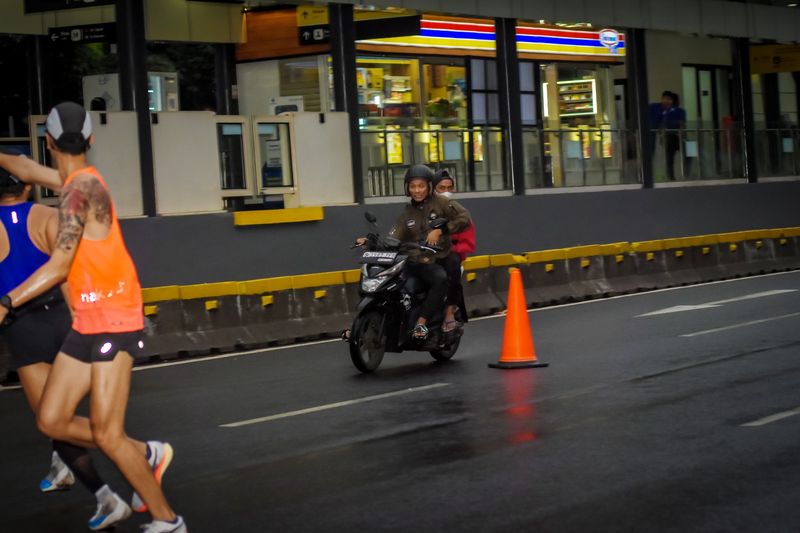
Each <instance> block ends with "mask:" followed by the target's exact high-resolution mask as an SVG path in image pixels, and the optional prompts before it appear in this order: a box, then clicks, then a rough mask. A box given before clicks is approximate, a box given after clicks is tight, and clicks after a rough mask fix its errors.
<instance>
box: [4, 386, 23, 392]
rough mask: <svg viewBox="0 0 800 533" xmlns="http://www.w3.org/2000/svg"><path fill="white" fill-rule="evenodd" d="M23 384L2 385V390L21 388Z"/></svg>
mask: <svg viewBox="0 0 800 533" xmlns="http://www.w3.org/2000/svg"><path fill="white" fill-rule="evenodd" d="M21 388H22V386H20V385H9V386H8V387H6V386H3V385H0V392H3V391H7V390H19V389H21Z"/></svg>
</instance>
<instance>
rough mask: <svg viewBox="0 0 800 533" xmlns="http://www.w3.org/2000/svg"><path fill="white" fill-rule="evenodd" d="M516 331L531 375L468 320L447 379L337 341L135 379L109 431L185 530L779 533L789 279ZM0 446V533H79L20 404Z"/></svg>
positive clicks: (797, 408) (159, 370)
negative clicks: (529, 333) (125, 442)
mask: <svg viewBox="0 0 800 533" xmlns="http://www.w3.org/2000/svg"><path fill="white" fill-rule="evenodd" d="M700 304H712V305H705V306H700V307H681V308H678V309H672V311H674V312H663V313H660V314H650V315H649V316H641V315H645V314H648V313H653V312H657V311H661V310H665V309H669V308H673V307H675V306H698V305H700ZM530 317H531V323H532V328H533V332H534V338H535V342H536V347H537V354H538V357H539V359H540V360H541V361H544V362H548V363H550V366H549V367H548V368H540V369H526V370H513V371H504V370H495V369H489V368H487V364H488V363H492V362H495V361H496V360H497V357H498V351H499V347H500V343H501V336H502V326H503V320H502V317H500V318H489V319H486V320H477V321H473V322H471V323H470V324H469V325H468V327H467V332H466V334H465V337H464V341H463V342H462V345H461V349H460V351H459V353H458V354H457V355H456V357H455V359H454V360H453V361H451V362H448V363H443V364H441V363H435V362H434V361H433V360H432V359H431V358H430V356H428V355H427V354H420V353H407V354H402V355H394V354H387V356H386V358H385V359H384V363H383V366H382V367H381V369H380V370H379V371H378V373H376V374H375V375H371V376H364V375H360V374H359V373H358V372H357V371H356V370H355V369H354V368H353V367H352V366H351V364H350V361H349V357H348V355H347V351H346V346H345V345H344V344H343V343H341V342H323V343H316V344H310V345H304V346H297V347H287V348H280V349H272V350H262V351H257V352H251V353H245V354H236V355H226V356H221V357H217V358H209V359H205V360H188V361H185V362H181V364H168V365H161V366H148V367H141V368H140V369H138V370H137V372H136V373H135V376H134V390H133V394H132V397H131V402H130V408H129V420H128V426H129V429H130V433H131V434H132V435H135V436H138V437H143V438H160V439H166V440H169V441H170V442H172V443H173V445H174V446H175V449H176V460H175V462H174V466H173V467H172V468H171V469H170V471H169V473H168V474H167V477H166V479H165V489H166V493H167V495H168V498H169V499H170V501H171V503H172V504H173V506H174V507H175V509H176V510H177V511H178V512H180V513H181V514H183V515H184V517H185V518H186V520H187V523H188V524H189V528H190V531H191V532H193V533H199V532H228V531H253V532H261V531H265V532H266V531H269V532H271V531H276V532H277V531H280V532H284V531H303V532H305V531H308V532H317V531H326V532H339V531H343V532H345V531H346V532H356V531H358V532H373V531H415V532H416V531H536V532H540V533H541V532H551V531H552V532H559V533H565V532H581V533H584V532H602V531H610V532H645V531H654V532H662V531H663V532H671V531H675V532H678V531H680V532H683V533H686V532H695V531H697V532H731V531H736V532H750V531H752V532H759V533H760V532H797V531H800V505H798V503H800V484H798V482H797V481H798V479H800V450H799V445H800V391H799V389H798V383H799V382H800V328H798V325H799V324H800V272H793V273H786V274H781V275H771V276H763V277H757V278H749V279H744V280H736V281H732V282H724V283H715V284H708V285H700V286H693V287H687V288H681V289H676V290H666V291H659V292H652V293H645V294H638V295H634V296H629V297H621V298H614V299H607V300H600V301H593V302H589V303H583V304H578V305H569V306H562V307H556V308H547V309H542V310H537V311H534V312H532V313H530ZM0 427H2V428H3V429H2V437H0V446H2V457H3V468H2V469H1V470H0V507H1V508H2V512H1V513H0V531H3V532H35V531H47V532H50V531H54V532H56V531H57V532H60V531H85V521H86V520H87V519H88V517H89V516H90V515H91V514H92V512H93V511H94V504H93V499H92V498H91V497H90V496H89V495H88V493H87V492H86V491H85V490H84V489H82V488H80V487H77V486H76V487H75V488H73V490H71V491H70V492H66V493H58V494H46V495H44V494H40V493H39V492H38V487H37V486H38V481H39V479H40V477H41V476H42V475H43V474H44V473H45V472H46V469H47V464H48V460H49V444H48V442H47V441H46V440H45V439H44V438H42V437H41V436H39V435H38V434H37V433H36V431H35V427H34V424H33V418H32V416H31V415H30V413H29V412H28V409H27V407H26V404H25V402H24V398H23V396H22V393H21V391H19V390H16V389H10V390H9V389H3V390H0ZM98 463H99V466H100V469H101V471H102V473H103V474H104V475H106V476H107V478H108V479H109V481H110V482H111V484H112V485H113V486H114V487H115V488H117V489H118V490H119V492H120V493H121V494H124V495H125V496H127V495H129V493H130V489H128V488H127V487H126V486H125V484H124V483H123V482H122V481H121V479H120V477H119V475H118V474H116V473H115V472H114V470H113V468H112V467H111V465H110V463H109V462H108V461H107V460H105V459H103V458H102V457H100V458H98ZM145 519H146V517H145V516H141V515H139V516H136V517H134V518H132V519H130V520H129V521H128V522H126V523H125V524H123V525H121V526H120V527H119V528H118V531H120V532H132V531H138V525H139V524H141V523H143V522H144V521H145Z"/></svg>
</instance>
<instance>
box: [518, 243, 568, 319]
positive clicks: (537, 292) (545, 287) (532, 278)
mask: <svg viewBox="0 0 800 533" xmlns="http://www.w3.org/2000/svg"><path fill="white" fill-rule="evenodd" d="M525 262H526V263H527V265H526V268H522V269H521V270H522V276H523V285H524V287H525V299H526V301H527V303H528V306H529V307H539V306H545V305H554V304H560V303H564V302H567V301H569V300H571V299H572V298H573V296H572V290H571V287H570V282H569V271H568V269H567V254H566V251H565V250H564V249H560V250H540V251H538V252H528V253H526V254H525Z"/></svg>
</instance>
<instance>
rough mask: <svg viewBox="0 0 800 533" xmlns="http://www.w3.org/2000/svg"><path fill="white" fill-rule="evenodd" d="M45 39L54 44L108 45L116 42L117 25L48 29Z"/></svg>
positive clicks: (89, 25)
mask: <svg viewBox="0 0 800 533" xmlns="http://www.w3.org/2000/svg"><path fill="white" fill-rule="evenodd" d="M47 37H48V38H49V39H50V40H51V41H52V42H54V43H109V42H115V41H116V40H117V25H116V24H115V23H113V22H111V23H104V24H86V25H83V26H64V27H60V28H50V29H49V30H48V31H47Z"/></svg>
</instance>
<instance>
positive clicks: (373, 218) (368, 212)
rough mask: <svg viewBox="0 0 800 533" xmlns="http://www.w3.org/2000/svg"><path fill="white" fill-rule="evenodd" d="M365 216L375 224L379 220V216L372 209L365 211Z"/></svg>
mask: <svg viewBox="0 0 800 533" xmlns="http://www.w3.org/2000/svg"><path fill="white" fill-rule="evenodd" d="M364 218H366V219H367V222H369V223H370V224H375V223H376V222H377V221H378V218H377V217H376V216H375V215H374V214H373V213H372V212H370V211H367V212H366V213H364Z"/></svg>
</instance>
